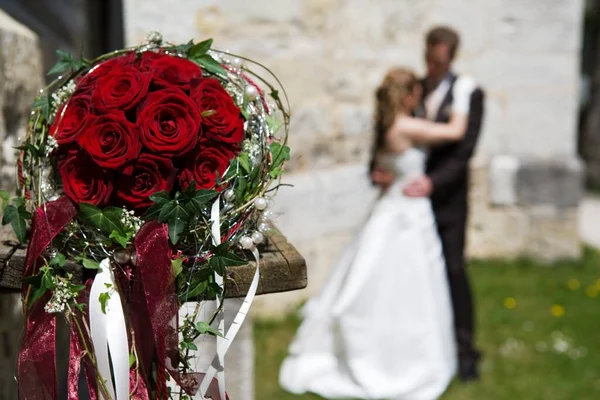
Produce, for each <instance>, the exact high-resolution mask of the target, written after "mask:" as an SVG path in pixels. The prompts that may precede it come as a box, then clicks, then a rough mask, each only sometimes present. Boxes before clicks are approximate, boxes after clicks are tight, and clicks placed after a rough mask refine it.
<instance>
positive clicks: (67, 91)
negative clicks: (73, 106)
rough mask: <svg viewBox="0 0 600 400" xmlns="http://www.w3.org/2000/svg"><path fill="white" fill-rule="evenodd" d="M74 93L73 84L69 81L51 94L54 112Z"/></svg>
mask: <svg viewBox="0 0 600 400" xmlns="http://www.w3.org/2000/svg"><path fill="white" fill-rule="evenodd" d="M74 92H75V82H74V81H73V80H70V81H69V82H67V84H66V85H64V86H63V87H61V88H60V89H58V90H57V91H56V92H54V93H52V106H53V108H54V110H58V109H59V108H60V106H62V105H63V104H65V103H66V102H67V100H69V98H70V97H71V95H72V94H73V93H74Z"/></svg>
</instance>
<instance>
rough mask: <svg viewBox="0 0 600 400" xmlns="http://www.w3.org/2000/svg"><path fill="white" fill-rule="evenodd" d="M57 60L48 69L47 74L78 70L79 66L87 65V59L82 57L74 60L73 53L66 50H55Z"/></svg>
mask: <svg viewBox="0 0 600 400" xmlns="http://www.w3.org/2000/svg"><path fill="white" fill-rule="evenodd" d="M56 54H57V55H58V62H57V63H56V64H55V65H54V66H53V67H52V68H51V69H50V71H48V75H54V74H61V73H63V72H66V71H69V70H71V71H78V70H79V69H80V68H82V67H85V66H86V65H88V64H89V63H88V61H87V60H86V59H84V58H82V59H81V60H76V59H75V58H73V55H72V54H70V53H67V52H66V51H62V50H56Z"/></svg>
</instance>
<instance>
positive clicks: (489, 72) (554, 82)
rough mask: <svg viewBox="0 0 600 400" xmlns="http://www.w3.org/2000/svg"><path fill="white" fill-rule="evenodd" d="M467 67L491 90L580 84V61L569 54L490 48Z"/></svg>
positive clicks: (474, 58) (472, 60)
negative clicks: (517, 51) (518, 51)
mask: <svg viewBox="0 0 600 400" xmlns="http://www.w3.org/2000/svg"><path fill="white" fill-rule="evenodd" d="M465 67H466V69H467V70H468V72H469V73H471V74H473V75H474V76H476V77H477V80H478V81H479V82H480V83H481V84H482V85H483V86H484V87H485V88H486V89H488V90H497V91H508V90H511V89H518V88H532V89H535V88H543V87H548V86H559V87H560V86H574V85H578V84H579V61H578V59H577V58H576V57H573V55H572V54H570V53H559V52H553V53H548V54H546V53H544V54H537V53H531V52H526V53H516V52H512V51H507V50H498V49H495V48H490V49H488V50H486V51H484V52H482V53H480V54H478V55H477V56H476V57H473V59H471V60H469V63H468V65H466V66H465Z"/></svg>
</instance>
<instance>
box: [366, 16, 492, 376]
mask: <svg viewBox="0 0 600 400" xmlns="http://www.w3.org/2000/svg"><path fill="white" fill-rule="evenodd" d="M458 45H459V36H458V34H457V33H456V32H455V31H454V30H453V29H451V28H448V27H436V28H433V29H432V30H431V31H430V32H429V33H428V34H427V37H426V53H425V60H426V63H427V76H426V77H425V78H424V79H423V80H422V82H421V83H422V85H423V102H422V107H421V108H422V110H420V112H419V113H418V114H419V116H421V117H425V118H427V119H430V120H432V121H435V122H443V123H447V122H448V121H449V119H450V113H451V111H452V104H453V100H454V99H453V96H452V87H453V84H454V82H455V81H456V78H457V76H456V75H454V74H453V73H452V72H451V68H450V67H451V64H452V61H453V60H454V56H455V55H456V52H457V50H458ZM467 95H468V94H467ZM470 96H471V98H470V112H469V122H468V126H467V131H466V133H465V136H464V138H463V139H462V140H461V141H460V142H456V143H449V144H443V145H439V146H436V147H433V148H431V149H430V153H429V157H428V160H427V174H426V175H425V176H421V177H419V178H416V179H415V180H413V181H412V182H410V183H409V184H408V185H407V186H406V187H405V189H404V194H405V195H406V196H410V197H430V198H431V202H432V205H433V210H434V213H435V218H436V222H437V226H438V232H439V235H440V238H441V241H442V247H443V251H444V257H445V259H446V268H447V273H448V281H449V284H450V293H451V296H452V306H453V309H454V328H455V334H456V341H457V344H458V357H459V373H460V377H461V379H462V380H463V381H469V380H473V379H477V378H478V371H477V362H478V360H479V358H480V354H479V352H478V351H477V350H476V349H475V347H474V344H473V340H474V338H473V333H474V329H473V303H472V299H471V288H470V285H469V281H468V278H467V275H466V272H465V259H464V248H465V234H466V222H467V213H468V199H467V198H468V184H469V159H470V158H471V156H472V154H473V151H474V149H475V145H476V143H477V138H478V136H479V131H480V128H481V122H482V119H483V99H484V95H483V91H482V90H481V89H479V88H478V89H475V90H474V91H473V92H472V93H471V94H470ZM371 165H372V170H371V178H372V180H373V182H374V183H375V184H377V185H379V186H382V187H386V186H388V185H390V184H391V182H392V180H393V176H392V175H391V174H390V173H389V172H388V171H385V170H383V169H381V168H379V167H377V166H375V165H374V162H372V163H371Z"/></svg>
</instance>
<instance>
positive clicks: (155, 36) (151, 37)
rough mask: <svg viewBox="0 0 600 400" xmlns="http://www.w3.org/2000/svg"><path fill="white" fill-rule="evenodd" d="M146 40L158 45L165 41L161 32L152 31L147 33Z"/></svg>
mask: <svg viewBox="0 0 600 400" xmlns="http://www.w3.org/2000/svg"><path fill="white" fill-rule="evenodd" d="M146 41H147V42H148V43H150V44H155V45H157V46H160V45H161V44H162V42H163V37H162V35H161V34H160V32H156V31H150V32H148V34H147V35H146Z"/></svg>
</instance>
